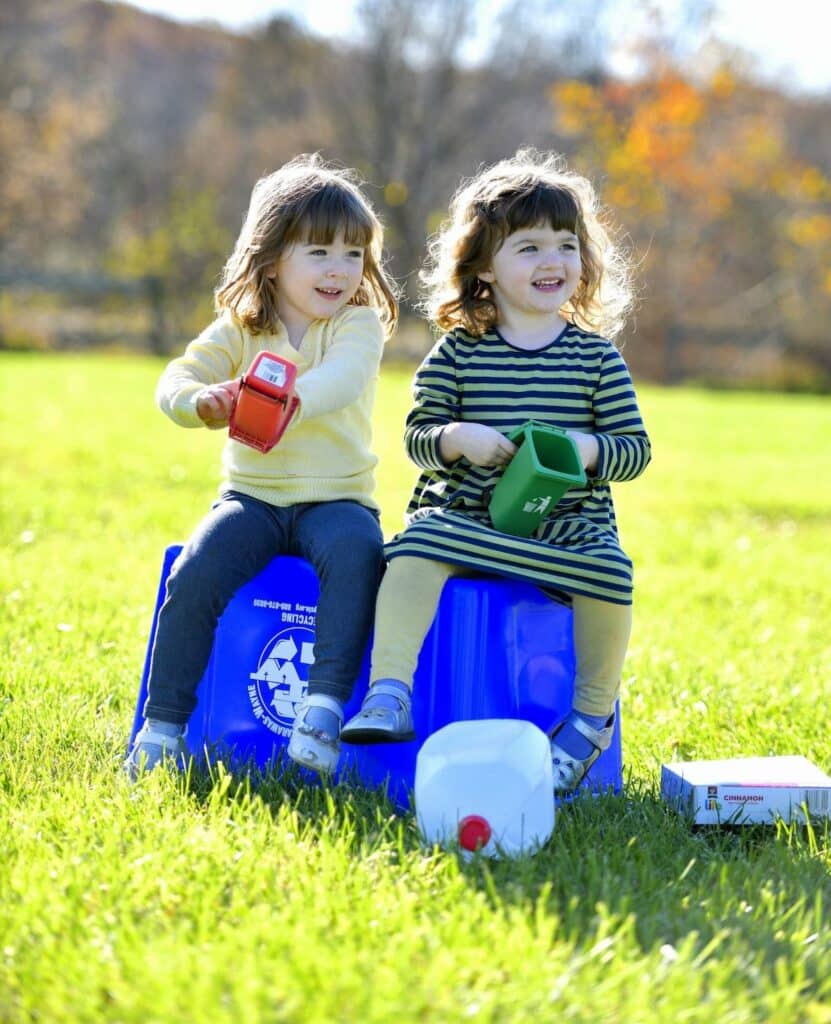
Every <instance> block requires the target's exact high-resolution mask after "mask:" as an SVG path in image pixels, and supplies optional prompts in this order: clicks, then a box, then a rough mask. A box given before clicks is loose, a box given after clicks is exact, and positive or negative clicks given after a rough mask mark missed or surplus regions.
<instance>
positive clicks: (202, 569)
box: [144, 491, 384, 725]
mask: <svg viewBox="0 0 831 1024" xmlns="http://www.w3.org/2000/svg"><path fill="white" fill-rule="evenodd" d="M280 554H284V555H297V556H298V557H300V558H305V559H306V560H307V561H309V562H310V563H311V564H312V565H313V566H314V569H315V571H316V572H317V576H318V580H319V583H320V597H319V599H318V606H317V628H316V637H315V645H314V664H313V665H312V666H311V668H310V672H309V693H325V694H328V695H329V696H331V697H335V698H336V699H337V700H340V701H342V702H346V701H347V700H348V699H349V697H350V695H351V693H352V687H353V684H354V682H355V678H356V676H357V675H358V672H359V670H360V667H361V660H362V658H363V655H364V651H365V650H366V645H367V641H368V639H369V633H370V630H371V628H372V620H373V615H374V611H375V595H376V592H377V590H378V584H379V582H380V579H381V575H382V572H383V567H384V555H383V537H382V534H381V528H380V526H379V523H378V516H377V515H376V514H375V513H374V512H373V511H371V510H370V509H368V508H366V507H365V506H364V505H360V504H358V503H357V502H354V501H328V502H316V503H308V504H300V505H291V506H288V507H286V508H279V507H277V506H276V505H269V504H267V503H266V502H263V501H259V500H257V499H256V498H251V497H249V496H248V495H245V494H239V493H237V492H235V491H230V492H228V493H226V494H225V495H223V497H222V498H221V499H220V500H219V501H218V502H217V503H216V504H215V505H214V506H213V508H212V509H211V511H210V513H209V514H208V515H207V516H206V518H205V519H204V520H203V521H202V522H201V523H200V524H199V526H198V527H197V529H196V531H195V532H194V534H193V536H192V537H191V538H190V540H189V541H188V542H187V544H186V545H185V547H184V548H183V549H182V553H181V554H180V555H179V557H178V558H177V559H176V562H175V563H174V565H173V569H172V570H171V573H170V576H169V577H168V580H167V591H166V596H165V601H164V604H163V605H162V607H161V609H160V611H159V620H158V625H157V629H156V640H155V643H154V645H153V654H152V658H151V663H150V675H149V678H148V683H147V701H146V703H145V706H144V715H145V717H146V718H157V719H162V720H163V721H167V722H177V723H180V724H182V725H184V724H185V723H186V722H187V720H188V718H189V717H190V714H191V712H192V711H193V709H194V707H195V706H196V688H197V686H198V684H199V680H200V679H201V678H202V676H203V674H204V672H205V668H206V666H207V664H208V660H209V658H210V655H211V648H212V646H213V640H214V632H215V630H216V624H217V621H218V620H219V617H220V615H222V612H223V611H224V610H225V607H226V605H227V604H228V602H229V601H230V600H231V598H232V597H233V596H234V594H235V593H236V591H237V590H238V589H239V588H240V587H241V586H242V585H243V584H244V583H247V582H248V581H249V580H250V579H252V578H253V577H254V576H256V575H257V574H258V573H259V572H260V571H261V570H262V569H264V568H265V567H266V565H268V563H269V562H270V561H271V560H272V559H273V558H274V557H275V556H276V555H280Z"/></svg>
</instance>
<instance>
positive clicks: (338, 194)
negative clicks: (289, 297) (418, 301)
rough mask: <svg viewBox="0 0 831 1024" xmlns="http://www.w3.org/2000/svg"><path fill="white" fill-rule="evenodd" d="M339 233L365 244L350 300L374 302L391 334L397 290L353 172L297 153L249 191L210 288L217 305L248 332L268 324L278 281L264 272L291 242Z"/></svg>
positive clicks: (326, 239) (273, 319)
mask: <svg viewBox="0 0 831 1024" xmlns="http://www.w3.org/2000/svg"><path fill="white" fill-rule="evenodd" d="M339 231H341V232H343V236H344V240H345V242H346V244H347V245H354V246H362V247H363V248H364V250H365V256H364V271H363V277H362V278H361V283H360V285H359V287H358V290H357V292H356V293H355V295H354V296H353V298H352V299H351V300H350V304H351V305H353V306H373V307H374V308H375V309H377V310H378V313H379V315H380V317H381V320H382V322H383V324H384V327H385V329H386V332H387V335H390V334H391V333H392V332H393V330H394V328H395V324H396V322H397V320H398V301H397V294H396V293H397V289H396V286H395V284H394V283H393V282H392V280H391V279H390V278H389V277H387V274H386V273H385V271H384V267H383V264H382V253H381V246H382V238H383V228H382V226H381V222H380V221H379V220H378V217H377V215H376V214H375V211H374V210H373V209H372V207H371V206H370V204H369V202H368V201H367V199H366V198H365V197H364V196H363V194H362V193H361V191H360V187H359V182H358V180H357V176H356V175H355V174H354V172H352V171H350V170H346V169H344V168H339V167H335V166H333V165H331V164H327V163H326V162H324V160H323V159H322V158H321V157H320V156H319V155H318V154H317V153H313V154H311V155H309V154H304V155H302V156H298V157H295V159H293V160H291V161H289V163H287V164H284V165H283V166H282V167H281V168H279V170H276V171H274V172H273V173H272V174H269V175H267V176H266V177H264V178H260V180H259V181H258V182H257V184H256V185H255V186H254V189H253V191H252V193H251V202H250V204H249V207H248V214H247V215H246V218H245V222H244V223H243V226H242V230H241V231H240V235H239V238H238V239H237V244H236V246H235V247H234V251H233V253H232V254H231V256H230V258H229V259H228V262H227V263H226V264H225V269H224V271H223V275H222V281H221V283H220V285H219V287H218V288H217V289H216V291H215V293H214V300H215V305H216V310H217V312H218V313H221V312H222V311H223V310H228V311H229V312H230V313H232V314H233V316H234V317H236V319H237V320H239V321H240V323H242V324H243V326H245V327H246V328H248V330H250V331H251V333H252V334H260V333H269V332H272V331H275V330H276V329H277V325H278V319H279V318H278V312H277V310H278V295H279V282H277V281H276V280H275V279H273V278H270V277H269V276H268V271H269V270H270V269H271V268H272V267H273V265H274V263H275V261H276V260H278V259H279V258H280V257H281V256H282V255H283V253H284V252H285V250H286V249H287V248H288V247H289V246H291V245H292V244H294V243H296V242H300V243H307V242H310V243H312V244H316V245H331V244H332V241H333V240H334V238H335V235H336V234H337V233H338V232H339Z"/></svg>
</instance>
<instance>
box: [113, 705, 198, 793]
mask: <svg viewBox="0 0 831 1024" xmlns="http://www.w3.org/2000/svg"><path fill="white" fill-rule="evenodd" d="M184 735H185V727H184V726H183V725H177V724H176V723H174V722H162V721H159V720H157V719H153V718H148V719H147V721H146V722H145V723H144V725H143V726H142V727H141V729H139V731H138V732H137V733H136V738H135V739H134V740H133V745H132V747H131V748H130V752H129V754H128V755H127V758H126V760H125V761H124V771H125V772H126V773H127V775H128V776H129V778H130V779H131V780H132V781H133V782H135V780H136V779H137V778H138V777H139V775H141V773H142V772H149V771H152V770H153V769H154V768H155V767H156V766H157V765H159V764H161V763H162V762H163V761H176V762H179V764H181V759H182V758H183V757H184V756H185V755H186V753H187V751H186V749H185V740H184Z"/></svg>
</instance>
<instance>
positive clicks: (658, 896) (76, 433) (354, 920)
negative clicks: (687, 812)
mask: <svg viewBox="0 0 831 1024" xmlns="http://www.w3.org/2000/svg"><path fill="white" fill-rule="evenodd" d="M160 369H161V363H159V362H157V361H153V360H151V359H140V358H135V357H103V356H94V357H93V356H87V357H80V356H44V355H30V356H17V355H15V356H11V355H6V356H3V357H2V358H0V419H1V420H2V422H1V423H0V584H1V585H0V602H2V616H0V853H1V855H0V1020H2V1021H15V1022H16V1021H73V1022H75V1021H78V1022H102V1021H108V1022H109V1021H113V1022H116V1021H118V1022H137V1024H138V1022H141V1024H147V1022H154V1021H159V1022H161V1021H165V1022H167V1021H175V1022H184V1021H188V1022H190V1021H193V1022H211V1024H213V1022H245V1024H247V1022H249V1021H251V1022H255V1021H291V1022H298V1024H300V1022H302V1024H306V1022H326V1021H362V1022H363V1021H368V1022H386V1021H437V1022H455V1021H468V1020H476V1021H483V1022H496V1021H534V1022H548V1021H552V1022H554V1021H556V1022H560V1021H586V1022H596V1021H620V1022H648V1021H655V1022H666V1021H672V1022H682V1021H683V1022H698V1021H700V1022H707V1024H727V1022H731V1024H732V1022H745V1021H760V1022H762V1021H764V1022H785V1021H788V1022H790V1021H794V1022H803V1021H804V1022H811V1024H820V1022H826V1024H828V1022H831V929H829V925H831V877H830V876H831V852H829V851H830V850H831V847H830V846H829V831H828V826H827V825H824V826H822V827H819V826H818V827H816V828H813V829H812V828H805V827H797V826H793V827H786V826H784V825H781V824H780V825H779V826H770V827H757V828H750V829H744V830H737V831H726V830H725V831H717V830H702V831H692V830H691V829H690V828H689V827H688V825H687V824H686V823H685V822H684V821H683V820H681V819H680V818H679V817H677V816H676V815H675V814H674V813H673V812H671V811H670V810H669V809H667V808H666V807H665V806H664V805H663V804H662V803H661V801H660V800H659V799H658V777H659V771H660V765H661V763H663V762H666V761H670V760H672V759H675V758H710V757H726V756H742V755H768V754H804V755H806V756H807V757H808V758H809V759H810V760H812V761H814V762H815V763H816V764H818V765H819V766H820V767H822V768H823V769H824V770H826V771H828V770H829V769H831V748H829V740H828V737H829V726H831V711H830V710H829V696H828V695H829V686H828V680H829V677H831V652H830V651H829V623H831V588H829V578H831V511H830V510H831V417H829V402H828V399H825V398H817V397H799V396H782V395H758V394H736V393H727V392H720V393H713V392H704V391H697V390H693V389H684V390H673V391H668V390H660V389H650V388H644V389H643V390H642V395H641V399H642V406H643V411H644V415H645V417H646V419H647V424H648V426H649V429H650V432H651V434H652V438H653V447H654V461H653V464H652V466H651V467H650V468H649V470H648V471H647V473H646V474H645V475H644V476H643V477H642V478H641V479H639V480H637V481H634V482H632V483H628V484H622V485H619V486H618V488H617V490H616V500H617V507H618V513H619V520H620V526H621V534H622V537H623V540H624V544H625V546H626V548H627V549H628V551H629V553H630V554H631V555H632V557H633V559H634V561H635V565H636V573H637V594H636V609H635V614H636V619H635V633H634V637H633V641H632V645H631V648H630V656H629V659H628V661H627V665H626V669H625V678H624V684H623V694H622V701H623V709H624V710H623V741H624V761H625V765H626V769H625V771H626V785H625V787H624V791H623V793H621V794H620V795H619V796H604V797H600V798H596V799H592V798H587V799H582V800H579V801H576V802H575V803H574V804H573V805H571V806H568V807H566V808H564V809H562V810H561V811H560V812H559V813H558V817H557V824H556V827H555V831H554V834H553V836H552V838H551V840H550V842H549V843H548V845H547V846H546V847H545V849H544V850H543V851H541V852H540V853H539V854H538V855H537V856H536V857H534V858H526V859H522V860H517V861H513V862H510V861H502V862H489V863H480V862H476V861H474V862H471V863H464V862H461V861H460V860H459V859H458V858H457V857H456V855H455V854H453V853H448V852H444V851H441V850H425V849H422V848H421V847H420V845H419V842H418V837H417V833H416V829H415V824H414V821H413V818H412V816H411V815H407V816H400V815H397V814H396V813H395V812H394V809H393V808H392V807H391V806H390V805H389V804H388V803H387V802H386V800H385V799H384V798H383V797H382V796H381V795H378V794H375V793H367V792H361V791H356V790H352V791H350V790H347V789H345V788H342V787H339V788H334V789H331V790H321V789H314V790H309V789H303V788H302V787H300V786H299V785H298V784H297V780H296V779H294V778H292V777H287V778H285V779H281V778H277V777H274V776H271V777H267V778H265V779H264V780H262V781H261V783H259V784H257V785H253V786H252V785H251V783H250V782H248V781H246V780H245V779H243V778H239V777H234V776H232V775H229V774H227V773H226V772H224V771H222V770H221V768H220V769H217V770H216V771H215V773H214V775H213V777H212V778H208V779H205V778H191V779H183V778H176V777H173V776H170V775H167V774H165V773H154V774H153V775H151V776H150V777H148V778H146V779H144V780H142V782H141V783H140V784H139V785H138V786H136V787H134V788H131V787H130V786H128V785H127V783H126V781H125V780H124V779H123V778H122V776H121V773H120V762H121V759H122V757H123V753H124V745H125V742H126V739H127V734H128V731H129V728H130V725H131V722H132V716H133V711H134V706H135V699H136V691H137V687H138V679H139V674H140V670H141V665H142V662H143V658H144V650H145V644H146V639H147V631H148V628H149V624H150V616H151V612H152V605H153V600H154V597H155V588H156V582H157V577H158V571H159V564H160V559H161V553H162V550H163V548H164V547H165V546H166V545H167V544H168V543H170V542H172V541H175V540H181V539H184V538H185V537H186V536H187V534H188V533H189V532H190V531H191V529H192V527H193V526H194V524H195V523H196V521H197V520H198V519H199V518H200V517H201V516H202V514H203V513H204V511H205V510H206V509H207V507H208V505H209V503H210V501H211V499H212V496H213V495H214V493H215V490H216V485H217V482H218V461H219V453H220V447H221V443H222V437H221V436H220V435H219V434H218V433H212V432H208V431H186V430H182V429H179V428H177V427H175V426H173V425H172V424H171V423H169V422H168V421H167V420H166V419H165V418H164V417H163V416H162V415H161V414H160V413H158V412H157V411H156V409H155V407H154V405H153V388H154V385H155V381H156V378H157V376H158V373H159V371H160ZM410 375H411V371H410V369H398V368H395V367H392V366H390V367H385V369H384V373H383V377H382V387H381V391H380V396H379V403H378V409H377V436H378V445H377V447H378V451H379V454H380V455H381V458H382V462H381V467H380V472H379V498H380V501H381V504H382V506H383V509H384V520H383V522H384V528H385V531H386V533H387V534H391V533H393V532H394V531H395V530H396V529H397V528H398V526H399V525H400V523H401V513H402V510H403V507H404V504H405V502H406V498H407V495H408V493H409V488H410V485H411V483H412V480H413V478H414V470H413V468H412V467H411V466H409V465H408V464H407V463H406V461H405V459H404V456H403V453H402V450H401V444H400V436H401V427H402V422H403V417H404V414H405V411H406V408H407V404H408V400H409V379H410Z"/></svg>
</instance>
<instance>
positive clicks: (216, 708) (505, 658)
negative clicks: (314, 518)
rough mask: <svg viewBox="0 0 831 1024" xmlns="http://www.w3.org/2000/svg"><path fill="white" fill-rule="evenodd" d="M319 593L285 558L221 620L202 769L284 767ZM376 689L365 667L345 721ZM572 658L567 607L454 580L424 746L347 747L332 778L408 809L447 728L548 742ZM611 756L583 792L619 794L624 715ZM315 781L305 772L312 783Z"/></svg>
mask: <svg viewBox="0 0 831 1024" xmlns="http://www.w3.org/2000/svg"><path fill="white" fill-rule="evenodd" d="M180 551H181V545H173V546H171V547H169V548H168V549H167V550H166V552H165V556H164V561H163V565H162V571H161V578H160V581H159V588H158V592H157V595H156V605H155V610H154V613H153V621H152V626H151V631H150V638H149V642H148V646H147V655H146V658H145V663H144V671H143V673H142V678H141V684H140V687H139V694H138V701H137V705H136V713H135V718H134V722H133V729H132V733H131V737H130V739H131V742H132V739H133V737H134V736H135V734H136V733H137V732H138V730H139V729H140V728H141V725H142V723H143V721H144V716H143V713H142V711H143V707H144V702H145V699H146V696H147V677H148V674H149V668H150V654H151V651H152V649H153V641H154V638H155V633H156V624H157V620H158V614H159V609H160V607H161V604H162V601H163V600H164V596H165V582H166V580H167V576H168V574H169V572H170V569H171V567H172V565H173V562H174V561H175V559H176V557H177V556H178V554H179V552H180ZM317 596H318V582H317V576H316V575H315V572H314V570H313V569H312V567H311V566H310V565H309V564H308V563H307V562H305V561H303V560H302V559H299V558H294V557H291V556H287V555H281V556H278V557H277V558H275V559H274V560H273V561H272V562H271V563H270V564H269V565H268V566H267V567H266V568H265V569H264V570H263V571H262V572H261V573H260V574H259V575H258V576H256V577H254V578H253V579H252V580H250V581H249V582H248V583H246V584H245V585H244V586H243V587H241V588H240V589H239V590H238V591H237V593H236V594H235V595H234V597H233V598H232V600H231V602H230V603H229V604H228V607H227V608H226V609H225V612H224V613H223V615H222V617H221V618H220V620H219V623H218V625H217V630H216V636H215V640H214V646H213V651H212V654H211V658H210V661H209V663H208V666H207V668H206V670H205V674H204V676H203V677H202V680H201V681H200V683H199V688H198V690H197V705H196V709H195V711H194V712H193V714H192V715H191V718H190V722H189V723H188V728H187V733H186V736H185V742H186V745H187V748H188V751H189V752H190V753H191V754H193V755H194V757H195V758H197V759H202V758H204V757H205V754H206V752H207V753H208V755H209V756H222V757H223V758H224V759H226V760H228V761H230V762H231V763H232V764H235V765H239V764H242V763H244V762H247V761H252V760H253V761H254V762H255V763H256V764H257V765H258V766H259V767H261V768H265V767H267V766H268V765H270V764H273V763H275V762H277V761H279V760H281V759H282V758H283V757H284V756H285V748H286V745H287V743H288V737H289V735H290V732H291V726H292V722H293V720H294V714H295V709H296V707H297V703H298V702H299V701H300V699H301V698H302V697H303V695H304V693H305V690H306V685H307V682H308V675H309V666H310V665H311V664H312V661H313V659H314V653H313V648H314V638H315V614H316V608H317ZM368 681H369V651H367V653H366V654H365V656H364V661H363V665H362V667H361V672H360V674H359V676H358V679H357V680H356V684H355V689H354V692H353V694H352V698H351V700H350V701H349V703H348V704H347V706H346V709H345V711H346V717H347V718H349V716H350V715H352V714H354V713H355V712H357V710H358V709H359V707H360V704H361V701H362V700H363V697H364V695H365V693H366V690H367V686H368ZM573 685H574V647H573V633H572V613H571V608H570V607H569V606H568V605H566V604H561V603H558V602H557V601H554V600H552V599H551V598H550V597H547V596H546V595H544V594H543V593H542V592H541V591H540V590H539V589H538V588H536V587H534V586H532V585H531V584H528V583H523V582H520V581H517V580H509V579H505V578H495V577H474V578H452V579H450V580H449V581H448V582H447V583H446V584H445V587H444V591H443V593H442V597H441V601H440V603H439V607H438V611H437V613H436V617H435V620H434V622H433V625H432V627H431V629H430V632H429V633H428V635H427V638H426V640H425V643H424V647H423V649H422V651H421V655H420V658H419V661H418V666H417V669H416V674H415V680H414V687H413V718H414V720H415V729H416V735H417V739H415V740H413V741H412V742H410V743H390V744H379V745H374V746H351V745H349V744H343V746H342V748H341V750H342V752H341V759H340V762H339V764H338V768H337V772H336V779H337V780H339V781H347V780H352V781H354V780H357V781H358V782H359V783H362V784H364V785H367V786H379V785H386V786H387V788H388V792H389V795H390V797H391V798H392V799H393V800H394V801H395V802H396V803H398V804H399V806H402V807H406V806H407V804H408V802H409V797H410V794H411V793H412V790H413V787H414V784H415V764H416V755H417V753H418V750H419V748H420V746H421V744H422V743H423V742H424V740H425V739H426V738H427V737H428V736H430V735H431V734H432V733H434V732H436V731H437V730H438V729H441V728H442V727H443V726H445V725H448V724H449V723H450V722H454V721H462V720H469V719H481V718H523V719H527V720H528V721H530V722H533V723H534V724H535V725H537V726H539V728H540V729H542V730H543V731H544V732H550V731H551V729H552V728H553V727H554V726H555V725H556V724H557V723H558V722H559V721H561V720H562V719H563V718H565V716H566V715H567V714H568V712H569V710H570V709H571V701H572V696H573ZM617 723H618V724H617V726H616V728H615V734H614V737H613V741H612V745H611V747H610V748H609V749H608V750H606V751H604V753H603V754H602V755H601V756H600V757H599V758H598V760H597V761H596V762H595V764H594V765H593V766H592V769H591V771H590V772H589V774H588V776H587V778H586V781H585V783H584V785H586V786H589V787H591V788H602V789H607V788H610V787H611V788H613V789H614V790H615V791H619V790H620V788H621V785H622V763H621V741H620V709H619V708H618V716H617ZM311 774H312V773H310V775H311Z"/></svg>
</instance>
